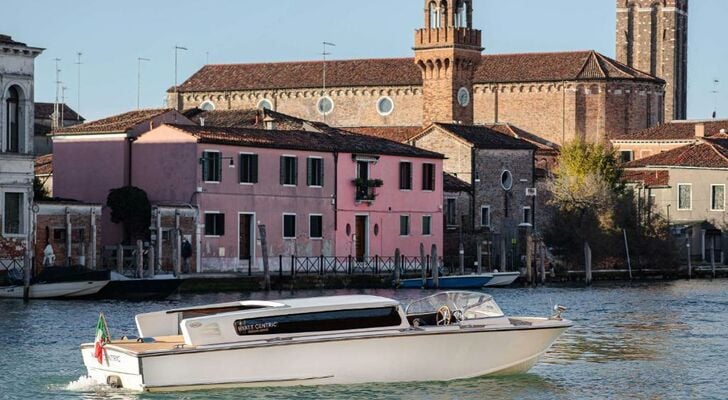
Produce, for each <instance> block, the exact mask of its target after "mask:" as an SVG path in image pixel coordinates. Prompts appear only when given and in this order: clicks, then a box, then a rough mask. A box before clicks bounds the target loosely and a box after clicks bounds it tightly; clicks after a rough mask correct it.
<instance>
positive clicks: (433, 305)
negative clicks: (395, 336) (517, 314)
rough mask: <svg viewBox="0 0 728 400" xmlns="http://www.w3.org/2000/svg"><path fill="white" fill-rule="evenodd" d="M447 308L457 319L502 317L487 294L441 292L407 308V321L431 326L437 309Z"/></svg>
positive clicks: (496, 305)
mask: <svg viewBox="0 0 728 400" xmlns="http://www.w3.org/2000/svg"><path fill="white" fill-rule="evenodd" d="M442 307H447V309H448V310H449V311H450V312H451V313H453V315H454V313H456V312H457V315H458V317H457V318H458V319H462V320H472V319H480V318H498V317H502V316H503V311H501V309H500V307H498V304H496V302H495V300H493V298H492V297H491V296H489V295H487V294H484V293H475V292H442V293H438V294H435V295H433V296H429V297H425V298H424V299H420V300H416V301H413V302H412V303H410V304H409V305H408V306H407V309H406V311H405V313H406V314H407V320H408V321H410V323H412V324H414V322H415V320H418V323H424V324H426V325H433V324H434V321H435V320H436V315H437V312H438V310H439V309H441V308H442Z"/></svg>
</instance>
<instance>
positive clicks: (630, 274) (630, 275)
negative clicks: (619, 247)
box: [622, 229, 632, 281]
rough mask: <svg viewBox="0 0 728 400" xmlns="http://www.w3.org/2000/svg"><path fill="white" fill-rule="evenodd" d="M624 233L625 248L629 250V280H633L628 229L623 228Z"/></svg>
mask: <svg viewBox="0 0 728 400" xmlns="http://www.w3.org/2000/svg"><path fill="white" fill-rule="evenodd" d="M622 232H623V233H624V250H625V251H626V252H627V270H628V271H629V280H630V281H631V280H632V260H631V259H630V258H629V242H627V230H626V229H622Z"/></svg>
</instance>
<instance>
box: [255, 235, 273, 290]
mask: <svg viewBox="0 0 728 400" xmlns="http://www.w3.org/2000/svg"><path fill="white" fill-rule="evenodd" d="M258 234H259V236H260V250H261V253H262V256H263V276H264V282H265V290H268V291H270V268H269V266H268V242H267V240H266V231H265V225H262V224H259V225H258Z"/></svg>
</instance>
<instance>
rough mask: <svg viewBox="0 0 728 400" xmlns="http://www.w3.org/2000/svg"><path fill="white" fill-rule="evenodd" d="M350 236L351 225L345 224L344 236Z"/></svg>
mask: <svg viewBox="0 0 728 400" xmlns="http://www.w3.org/2000/svg"><path fill="white" fill-rule="evenodd" d="M349 235H351V224H346V236H349Z"/></svg>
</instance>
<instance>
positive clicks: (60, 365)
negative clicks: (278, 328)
mask: <svg viewBox="0 0 728 400" xmlns="http://www.w3.org/2000/svg"><path fill="white" fill-rule="evenodd" d="M615 285H617V286H615ZM487 292H488V293H491V294H492V295H493V296H494V297H495V298H496V301H497V302H498V303H499V304H500V306H501V308H503V310H504V311H505V312H506V314H510V315H544V316H547V315H549V314H550V309H551V307H552V305H553V304H555V303H558V304H563V305H566V306H567V307H568V308H569V310H568V311H567V312H566V314H565V315H566V317H568V318H570V319H572V320H574V322H575V326H574V327H573V328H572V329H570V330H569V331H568V332H567V333H566V334H565V335H564V336H563V337H562V338H561V339H560V340H559V341H558V342H556V343H555V345H554V346H553V347H552V349H551V350H550V351H549V352H548V353H547V354H546V356H545V357H544V359H543V360H542V361H541V362H540V363H539V364H537V365H536V366H535V367H534V368H533V369H532V370H531V371H530V372H529V373H527V374H522V375H517V376H510V377H500V378H478V379H470V380H464V381H456V382H427V383H401V384H370V385H357V386H329V387H311V388H309V387H305V388H270V389H236V390H224V391H210V392H190V393H177V394H161V395H160V394H136V393H129V392H124V391H122V390H112V389H106V388H104V387H100V386H97V385H95V384H94V383H93V382H90V381H89V380H87V379H84V377H83V376H84V368H83V363H82V361H81V357H80V354H79V350H78V345H79V343H81V342H92V341H93V339H94V328H95V325H96V321H97V318H98V313H99V311H103V312H104V313H105V314H106V316H107V319H108V322H109V327H110V329H111V333H112V335H113V336H114V337H117V336H120V335H122V334H135V328H134V322H133V317H134V315H135V314H137V313H140V312H147V311H153V310H160V309H166V308H172V307H180V306H187V305H196V304H205V303H212V302H224V301H234V300H238V299H250V298H253V299H275V298H280V297H304V296H318V295H334V294H352V293H364V291H358V290H356V291H353V290H349V291H334V290H331V291H315V292H311V291H307V292H296V293H291V292H273V293H271V294H262V293H254V294H248V293H246V294H234V293H224V294H205V295H189V296H177V297H175V298H172V299H170V300H166V301H157V302H144V303H132V302H119V301H102V302H89V301H74V302H69V301H65V302H63V301H32V302H30V303H27V304H24V303H23V302H22V301H14V300H0V398H1V399H16V398H17V399H138V398H141V399H238V398H246V399H291V398H295V399H339V398H340V399H347V400H354V399H433V400H434V399H477V398H491V399H604V398H616V399H624V398H634V399H686V398H700V399H726V398H728V378H726V370H728V361H727V357H728V281H725V280H722V281H714V282H709V281H678V282H671V283H661V282H660V283H644V284H624V285H623V286H619V285H618V284H614V283H611V284H609V286H595V287H591V288H538V289H493V290H487ZM366 293H372V294H378V295H383V296H390V297H395V298H398V299H401V300H403V301H405V300H409V299H413V298H417V297H421V296H423V295H428V294H430V293H432V292H429V291H420V290H407V291H405V290H401V291H394V290H373V291H367V292H366ZM310 362H311V363H315V362H316V360H310ZM189 367H190V368H194V366H189ZM432 368H434V369H437V368H440V366H438V365H432Z"/></svg>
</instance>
